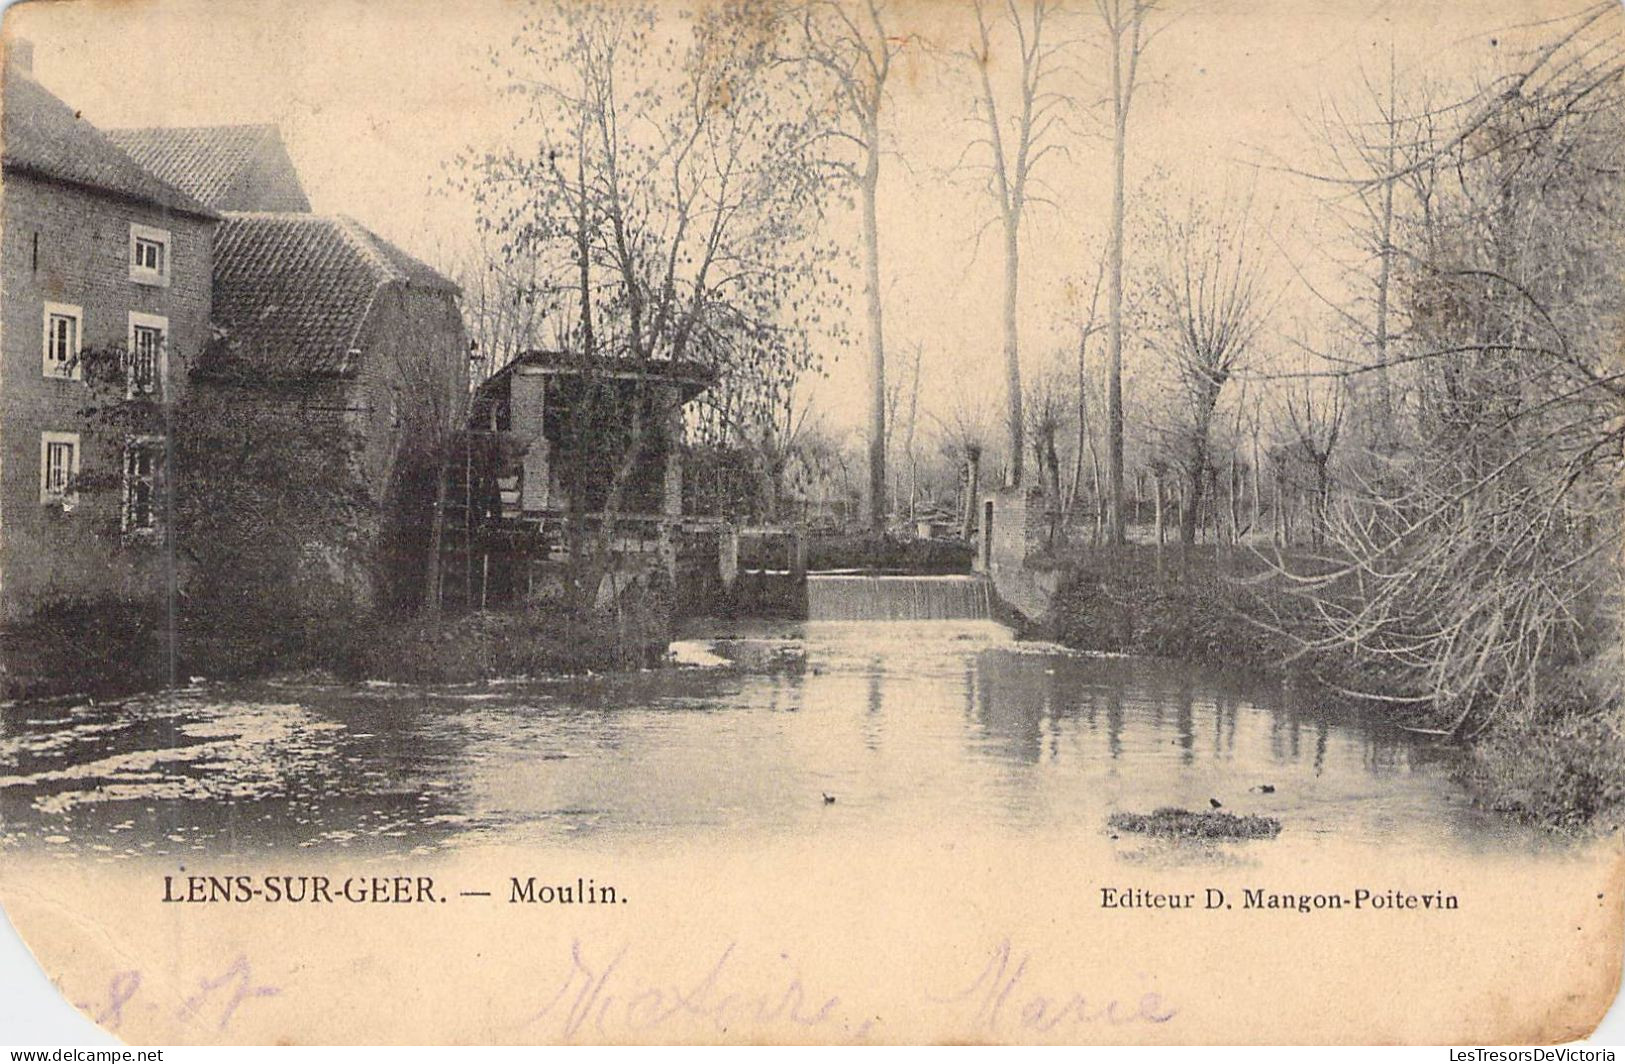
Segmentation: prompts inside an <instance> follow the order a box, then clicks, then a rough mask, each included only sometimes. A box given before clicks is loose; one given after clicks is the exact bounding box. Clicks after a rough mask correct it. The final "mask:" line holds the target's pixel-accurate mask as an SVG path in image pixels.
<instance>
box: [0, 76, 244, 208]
mask: <svg viewBox="0 0 1625 1064" xmlns="http://www.w3.org/2000/svg"><path fill="white" fill-rule="evenodd" d="M3 91H4V95H3V97H0V109H3V111H4V118H3V125H0V154H3V156H4V161H5V169H7V170H10V171H14V172H20V173H25V174H33V175H34V176H36V177H43V178H48V179H52V180H56V181H65V182H69V183H71V184H75V185H81V186H84V187H87V188H92V189H97V190H100V191H102V192H107V193H112V194H114V195H116V196H120V197H122V198H125V199H132V200H137V201H139V202H142V203H149V204H152V205H154V206H157V207H163V208H167V209H169V210H172V211H178V212H181V213H184V214H193V215H198V216H201V217H204V218H213V217H216V214H215V212H214V211H212V210H210V209H209V208H208V207H206V206H204V205H203V204H202V203H200V202H199V201H198V200H196V199H194V198H193V197H191V196H189V195H187V194H186V193H185V192H182V191H181V190H180V189H178V188H175V187H173V186H172V185H169V184H168V183H166V182H164V181H162V180H160V179H158V178H157V177H155V176H153V175H152V174H150V173H148V172H147V171H146V170H144V169H142V168H141V167H140V166H139V165H138V164H137V163H136V161H135V160H134V159H132V158H130V157H129V156H128V155H127V154H125V153H124V152H123V151H121V150H120V149H119V148H118V147H117V146H116V145H115V144H114V143H113V142H112V141H111V140H109V139H108V138H107V135H106V134H104V133H103V132H102V131H101V130H99V129H97V128H96V127H95V126H93V125H91V124H90V123H89V122H87V121H85V120H84V119H83V118H80V117H79V116H78V115H77V114H76V113H75V112H74V110H73V108H71V107H69V106H68V105H67V104H65V103H63V102H62V101H61V100H59V99H57V98H56V97H55V96H53V95H51V94H50V93H49V92H48V91H46V89H45V88H44V87H43V86H42V85H40V84H39V82H37V81H35V80H34V79H33V78H31V77H29V76H27V75H26V74H23V73H21V72H20V71H16V70H13V69H11V67H10V66H9V65H8V67H7V69H6V72H5V80H4V90H3Z"/></svg>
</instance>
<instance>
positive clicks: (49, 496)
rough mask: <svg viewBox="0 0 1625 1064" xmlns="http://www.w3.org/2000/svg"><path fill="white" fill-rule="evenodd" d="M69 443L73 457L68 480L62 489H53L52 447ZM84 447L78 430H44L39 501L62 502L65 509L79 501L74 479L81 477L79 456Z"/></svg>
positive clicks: (40, 438)
mask: <svg viewBox="0 0 1625 1064" xmlns="http://www.w3.org/2000/svg"><path fill="white" fill-rule="evenodd" d="M61 444H67V445H68V446H70V447H72V448H73V459H72V461H71V463H70V466H71V468H69V470H68V482H67V484H66V486H65V489H64V490H62V491H53V490H51V480H50V475H51V448H52V447H53V446H57V445H61ZM82 453H83V449H82V448H81V447H80V444H79V434H78V433H77V432H42V433H40V434H39V501H40V502H42V503H60V504H61V505H62V508H63V509H64V510H71V509H73V507H74V504H75V503H77V502H78V501H79V493H78V492H77V491H76V490H74V486H73V484H74V481H75V480H77V479H78V478H79V458H80V455H81V454H82Z"/></svg>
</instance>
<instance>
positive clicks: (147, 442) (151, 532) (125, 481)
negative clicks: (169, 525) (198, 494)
mask: <svg viewBox="0 0 1625 1064" xmlns="http://www.w3.org/2000/svg"><path fill="white" fill-rule="evenodd" d="M138 448H143V449H152V450H155V451H157V453H158V457H157V460H156V461H155V462H154V464H153V468H152V473H151V474H150V476H149V478H148V479H149V481H150V483H151V484H152V499H151V502H150V505H149V512H150V515H151V519H152V520H151V523H150V524H145V525H132V524H131V523H130V509H131V508H130V488H131V486H132V482H131V477H130V455H131V453H132V452H133V451H135V450H136V449H138ZM167 457H168V456H167V453H166V451H165V447H164V438H163V437H162V436H127V437H125V440H124V450H123V452H122V453H121V454H120V456H119V458H120V462H121V464H122V466H123V470H122V472H121V473H120V489H119V511H120V517H119V526H120V527H121V528H122V529H123V530H124V533H125V534H126V535H130V536H155V535H157V534H158V531H159V530H160V529H162V528H163V527H164V524H163V516H162V514H161V510H162V505H163V492H164V484H163V476H164V472H163V466H164V462H165V460H166V459H167Z"/></svg>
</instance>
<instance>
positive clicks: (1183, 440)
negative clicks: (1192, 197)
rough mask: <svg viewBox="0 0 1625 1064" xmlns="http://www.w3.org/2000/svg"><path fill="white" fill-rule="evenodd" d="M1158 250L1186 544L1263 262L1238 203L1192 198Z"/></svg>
mask: <svg viewBox="0 0 1625 1064" xmlns="http://www.w3.org/2000/svg"><path fill="white" fill-rule="evenodd" d="M1166 256H1167V261H1165V263H1164V264H1163V266H1162V269H1161V271H1160V276H1159V277H1158V280H1157V282H1156V292H1155V294H1154V296H1153V299H1154V302H1155V305H1156V307H1157V313H1158V317H1159V318H1160V324H1161V328H1160V330H1159V332H1158V334H1157V337H1156V340H1155V343H1156V345H1157V347H1158V350H1159V351H1160V352H1161V353H1162V354H1163V356H1164V358H1165V359H1166V360H1167V362H1168V364H1169V366H1170V367H1171V369H1172V371H1173V374H1174V378H1175V382H1174V393H1175V397H1176V398H1175V404H1174V405H1175V417H1174V420H1173V424H1172V432H1173V435H1174V439H1175V441H1176V451H1177V455H1178V462H1179V465H1180V468H1181V470H1182V471H1183V472H1184V475H1185V507H1184V510H1183V512H1182V513H1181V515H1180V539H1181V541H1182V542H1184V543H1185V544H1186V545H1190V544H1192V543H1194V542H1196V528H1197V517H1198V512H1199V508H1200V505H1201V501H1202V496H1203V491H1204V488H1205V487H1206V485H1207V483H1208V481H1209V479H1210V467H1211V453H1210V445H1211V431H1212V425H1213V414H1214V411H1215V410H1216V409H1217V407H1218V404H1219V397H1220V395H1221V393H1222V392H1223V390H1224V387H1225V385H1226V384H1228V383H1229V381H1230V379H1231V377H1232V376H1233V375H1234V374H1235V372H1236V370H1237V369H1238V368H1239V367H1240V366H1241V365H1242V362H1243V359H1244V358H1245V357H1246V356H1247V353H1248V350H1249V347H1250V345H1251V344H1252V342H1253V339H1254V337H1255V336H1256V334H1257V332H1258V329H1259V326H1260V324H1261V323H1262V319H1263V315H1264V308H1263V305H1262V296H1263V293H1262V283H1263V265H1262V262H1261V261H1260V256H1259V254H1258V250H1257V248H1256V247H1255V246H1254V244H1253V242H1252V234H1251V232H1250V230H1249V225H1248V216H1247V213H1246V212H1245V211H1242V212H1240V213H1238V214H1236V215H1235V216H1232V217H1223V216H1219V217H1215V216H1211V215H1208V214H1206V213H1205V212H1203V211H1202V210H1201V209H1200V208H1199V207H1197V206H1195V205H1193V206H1192V207H1191V208H1190V210H1189V212H1188V214H1187V216H1186V217H1185V218H1184V219H1183V220H1180V221H1177V222H1172V223H1170V224H1169V228H1168V233H1167V239H1166Z"/></svg>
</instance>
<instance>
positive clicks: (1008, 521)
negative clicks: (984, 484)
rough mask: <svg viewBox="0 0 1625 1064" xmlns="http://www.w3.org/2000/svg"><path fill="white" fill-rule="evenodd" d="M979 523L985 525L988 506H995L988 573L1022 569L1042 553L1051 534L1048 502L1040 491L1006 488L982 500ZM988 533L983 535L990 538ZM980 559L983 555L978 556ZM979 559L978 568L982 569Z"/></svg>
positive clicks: (985, 531)
mask: <svg viewBox="0 0 1625 1064" xmlns="http://www.w3.org/2000/svg"><path fill="white" fill-rule="evenodd" d="M982 502H983V510H982V512H981V514H979V515H978V519H979V520H982V521H984V522H985V520H986V504H987V503H989V502H991V503H992V504H993V527H992V529H991V540H992V544H991V552H990V553H991V558H990V561H991V565H990V566H988V571H990V572H995V573H996V572H998V571H999V570H1000V569H1020V568H1021V567H1022V566H1024V565H1026V563H1027V558H1028V557H1029V556H1030V555H1032V554H1034V553H1036V552H1037V551H1038V550H1040V549H1042V547H1043V545H1044V541H1045V538H1046V536H1047V535H1048V531H1049V515H1048V510H1047V500H1045V498H1044V495H1043V492H1041V491H1039V490H1038V489H1037V488H1026V489H1022V488H1005V489H1002V490H1000V491H995V492H990V493H988V494H986V495H984V496H983V497H982ZM989 531H990V530H988V529H986V528H984V529H983V530H982V535H984V536H987V535H989ZM978 554H979V555H980V552H978ZM980 561H981V559H980V557H978V567H979V568H980V567H981V566H980Z"/></svg>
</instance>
